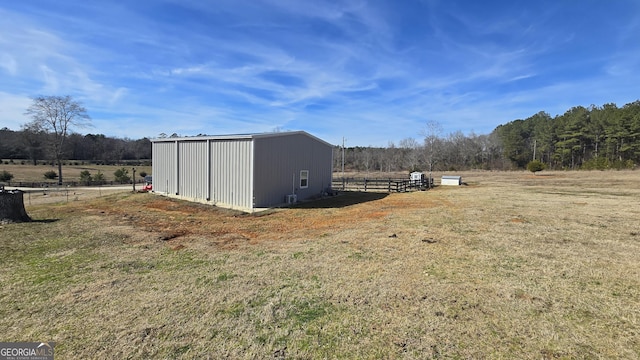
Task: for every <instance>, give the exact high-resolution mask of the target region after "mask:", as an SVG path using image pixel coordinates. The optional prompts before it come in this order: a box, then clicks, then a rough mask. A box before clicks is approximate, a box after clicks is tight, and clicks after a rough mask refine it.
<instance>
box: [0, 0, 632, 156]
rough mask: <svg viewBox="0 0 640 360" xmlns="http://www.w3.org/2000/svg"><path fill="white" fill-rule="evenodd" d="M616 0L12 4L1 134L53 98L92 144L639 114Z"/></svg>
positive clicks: (387, 133) (474, 126) (365, 135)
mask: <svg viewBox="0 0 640 360" xmlns="http://www.w3.org/2000/svg"><path fill="white" fill-rule="evenodd" d="M622 3H624V4H610V5H609V4H607V5H606V6H605V5H600V4H597V3H589V4H586V5H583V6H579V7H576V6H574V5H572V4H570V3H562V2H560V3H558V2H553V1H542V2H534V3H526V4H517V5H516V4H505V3H500V4H498V3H495V2H489V3H486V2H463V3H459V2H458V3H452V2H445V1H438V0H430V1H414V0H409V1H403V2H395V1H385V0H383V1H376V2H370V1H330V2H328V1H315V0H314V1H307V2H297V1H293V0H285V1H280V0H278V1H276V0H256V1H251V2H244V3H242V4H240V3H238V2H236V1H232V0H220V1H216V2H215V3H210V2H203V1H196V0H180V1H178V0H165V1H147V0H142V1H139V2H134V3H109V4H105V3H102V2H80V1H76V0H70V1H68V2H63V3H60V4H58V6H56V7H50V6H46V5H38V6H36V5H34V4H31V3H30V2H15V3H7V4H4V5H0V17H1V18H3V19H5V20H3V22H1V23H0V47H1V48H2V49H3V51H2V52H1V53H0V74H2V78H3V82H2V84H0V104H8V103H10V102H12V103H15V104H19V105H15V106H12V107H11V108H12V109H13V110H12V112H13V116H14V117H13V118H12V120H8V116H9V115H6V114H9V113H8V112H6V113H5V112H4V111H3V112H2V113H0V122H1V123H2V125H3V126H4V124H9V125H10V126H12V127H16V124H19V122H16V119H18V120H20V117H22V120H25V119H24V118H23V116H22V115H21V114H22V113H23V112H24V109H26V106H25V104H28V103H29V96H32V95H36V94H41V93H45V94H71V95H73V96H75V97H77V98H79V99H80V100H81V101H83V102H84V103H85V106H86V107H87V108H88V109H89V112H90V113H91V115H92V117H93V118H94V124H95V128H94V130H95V131H97V132H103V133H107V134H111V135H116V136H127V137H141V136H156V135H157V134H158V133H160V132H165V133H173V132H176V133H180V134H182V135H194V134H198V133H209V134H212V133H238V132H252V131H270V130H272V129H274V128H285V129H296V130H297V129H302V130H307V131H312V132H314V133H315V134H317V135H319V136H321V137H323V138H325V139H327V140H328V141H330V142H339V141H340V139H341V137H342V136H347V137H348V138H350V139H351V140H350V144H351V145H356V144H362V145H386V144H387V143H388V142H389V141H396V142H397V141H399V140H400V139H403V138H406V137H418V136H419V135H418V134H419V132H420V130H421V128H422V127H423V126H424V124H425V123H426V121H428V120H435V121H439V122H441V123H442V124H443V130H444V132H445V133H446V132H451V131H456V130H462V131H463V132H469V131H472V130H473V131H476V132H481V133H484V132H490V131H491V130H492V129H494V128H495V127H496V126H497V125H499V124H501V123H504V122H507V121H510V120H513V119H515V118H523V117H527V116H530V115H532V114H535V113H537V112H538V111H548V112H550V113H552V114H555V113H561V112H563V111H564V110H566V108H563V106H566V107H570V106H574V105H589V104H591V103H596V104H598V103H604V102H617V103H623V102H624V101H633V100H634V99H633V98H630V97H632V96H633V94H636V93H637V88H636V87H635V85H634V84H637V82H638V80H640V74H638V73H637V72H636V71H634V69H636V68H638V66H640V63H639V61H638V60H637V59H639V58H640V55H639V54H640V44H638V42H637V41H635V37H634V35H635V33H636V32H637V30H638V28H639V24H640V21H639V20H638V19H640V15H637V14H638V11H636V12H634V11H633V9H635V10H639V8H640V5H634V4H633V2H622ZM596 20H597V21H596ZM594 24H595V25H594ZM609 40H610V41H609ZM636 96H637V95H636ZM585 103H586V104H585ZM16 106H22V107H23V108H22V109H21V110H20V111H18V112H16Z"/></svg>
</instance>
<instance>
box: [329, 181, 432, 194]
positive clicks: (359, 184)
mask: <svg viewBox="0 0 640 360" xmlns="http://www.w3.org/2000/svg"><path fill="white" fill-rule="evenodd" d="M331 186H332V188H333V189H334V190H344V191H374V192H375V191H378V192H379V191H382V192H394V191H395V192H406V191H411V190H426V189H428V188H429V187H430V186H429V181H428V179H424V180H408V179H367V178H334V179H333V181H332V184H331ZM431 187H433V179H431Z"/></svg>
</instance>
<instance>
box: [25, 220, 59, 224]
mask: <svg viewBox="0 0 640 360" xmlns="http://www.w3.org/2000/svg"><path fill="white" fill-rule="evenodd" d="M57 221H60V219H31V221H30V222H32V223H42V224H48V223H54V222H57Z"/></svg>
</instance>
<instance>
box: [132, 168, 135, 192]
mask: <svg viewBox="0 0 640 360" xmlns="http://www.w3.org/2000/svg"><path fill="white" fill-rule="evenodd" d="M131 170H132V171H133V179H132V181H131V182H132V183H133V192H136V168H131Z"/></svg>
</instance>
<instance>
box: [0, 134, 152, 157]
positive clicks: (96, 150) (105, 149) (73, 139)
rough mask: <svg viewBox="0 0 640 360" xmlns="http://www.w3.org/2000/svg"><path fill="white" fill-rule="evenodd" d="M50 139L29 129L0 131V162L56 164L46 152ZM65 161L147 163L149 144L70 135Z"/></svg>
mask: <svg viewBox="0 0 640 360" xmlns="http://www.w3.org/2000/svg"><path fill="white" fill-rule="evenodd" d="M51 137H52V135H51V134H48V133H46V132H31V131H30V130H28V129H21V130H17V131H14V130H10V129H8V128H6V127H5V128H2V129H0V159H6V161H9V159H12V160H14V161H15V160H19V161H21V162H23V163H28V164H33V165H37V164H42V163H47V164H48V163H52V162H55V161H56V160H55V158H54V156H53V154H52V153H51V151H50V150H49V148H48V145H47V144H49V143H50V142H51V140H50V138H51ZM62 151H63V155H64V157H65V159H67V160H74V161H85V162H91V163H95V164H105V165H117V164H121V163H125V162H130V161H142V162H150V160H151V141H150V140H149V139H148V138H142V139H137V140H134V139H128V138H124V139H121V138H115V137H109V136H106V135H103V134H86V135H82V134H79V133H71V134H70V135H69V136H68V137H67V140H66V141H65V143H64V145H63V149H62Z"/></svg>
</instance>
